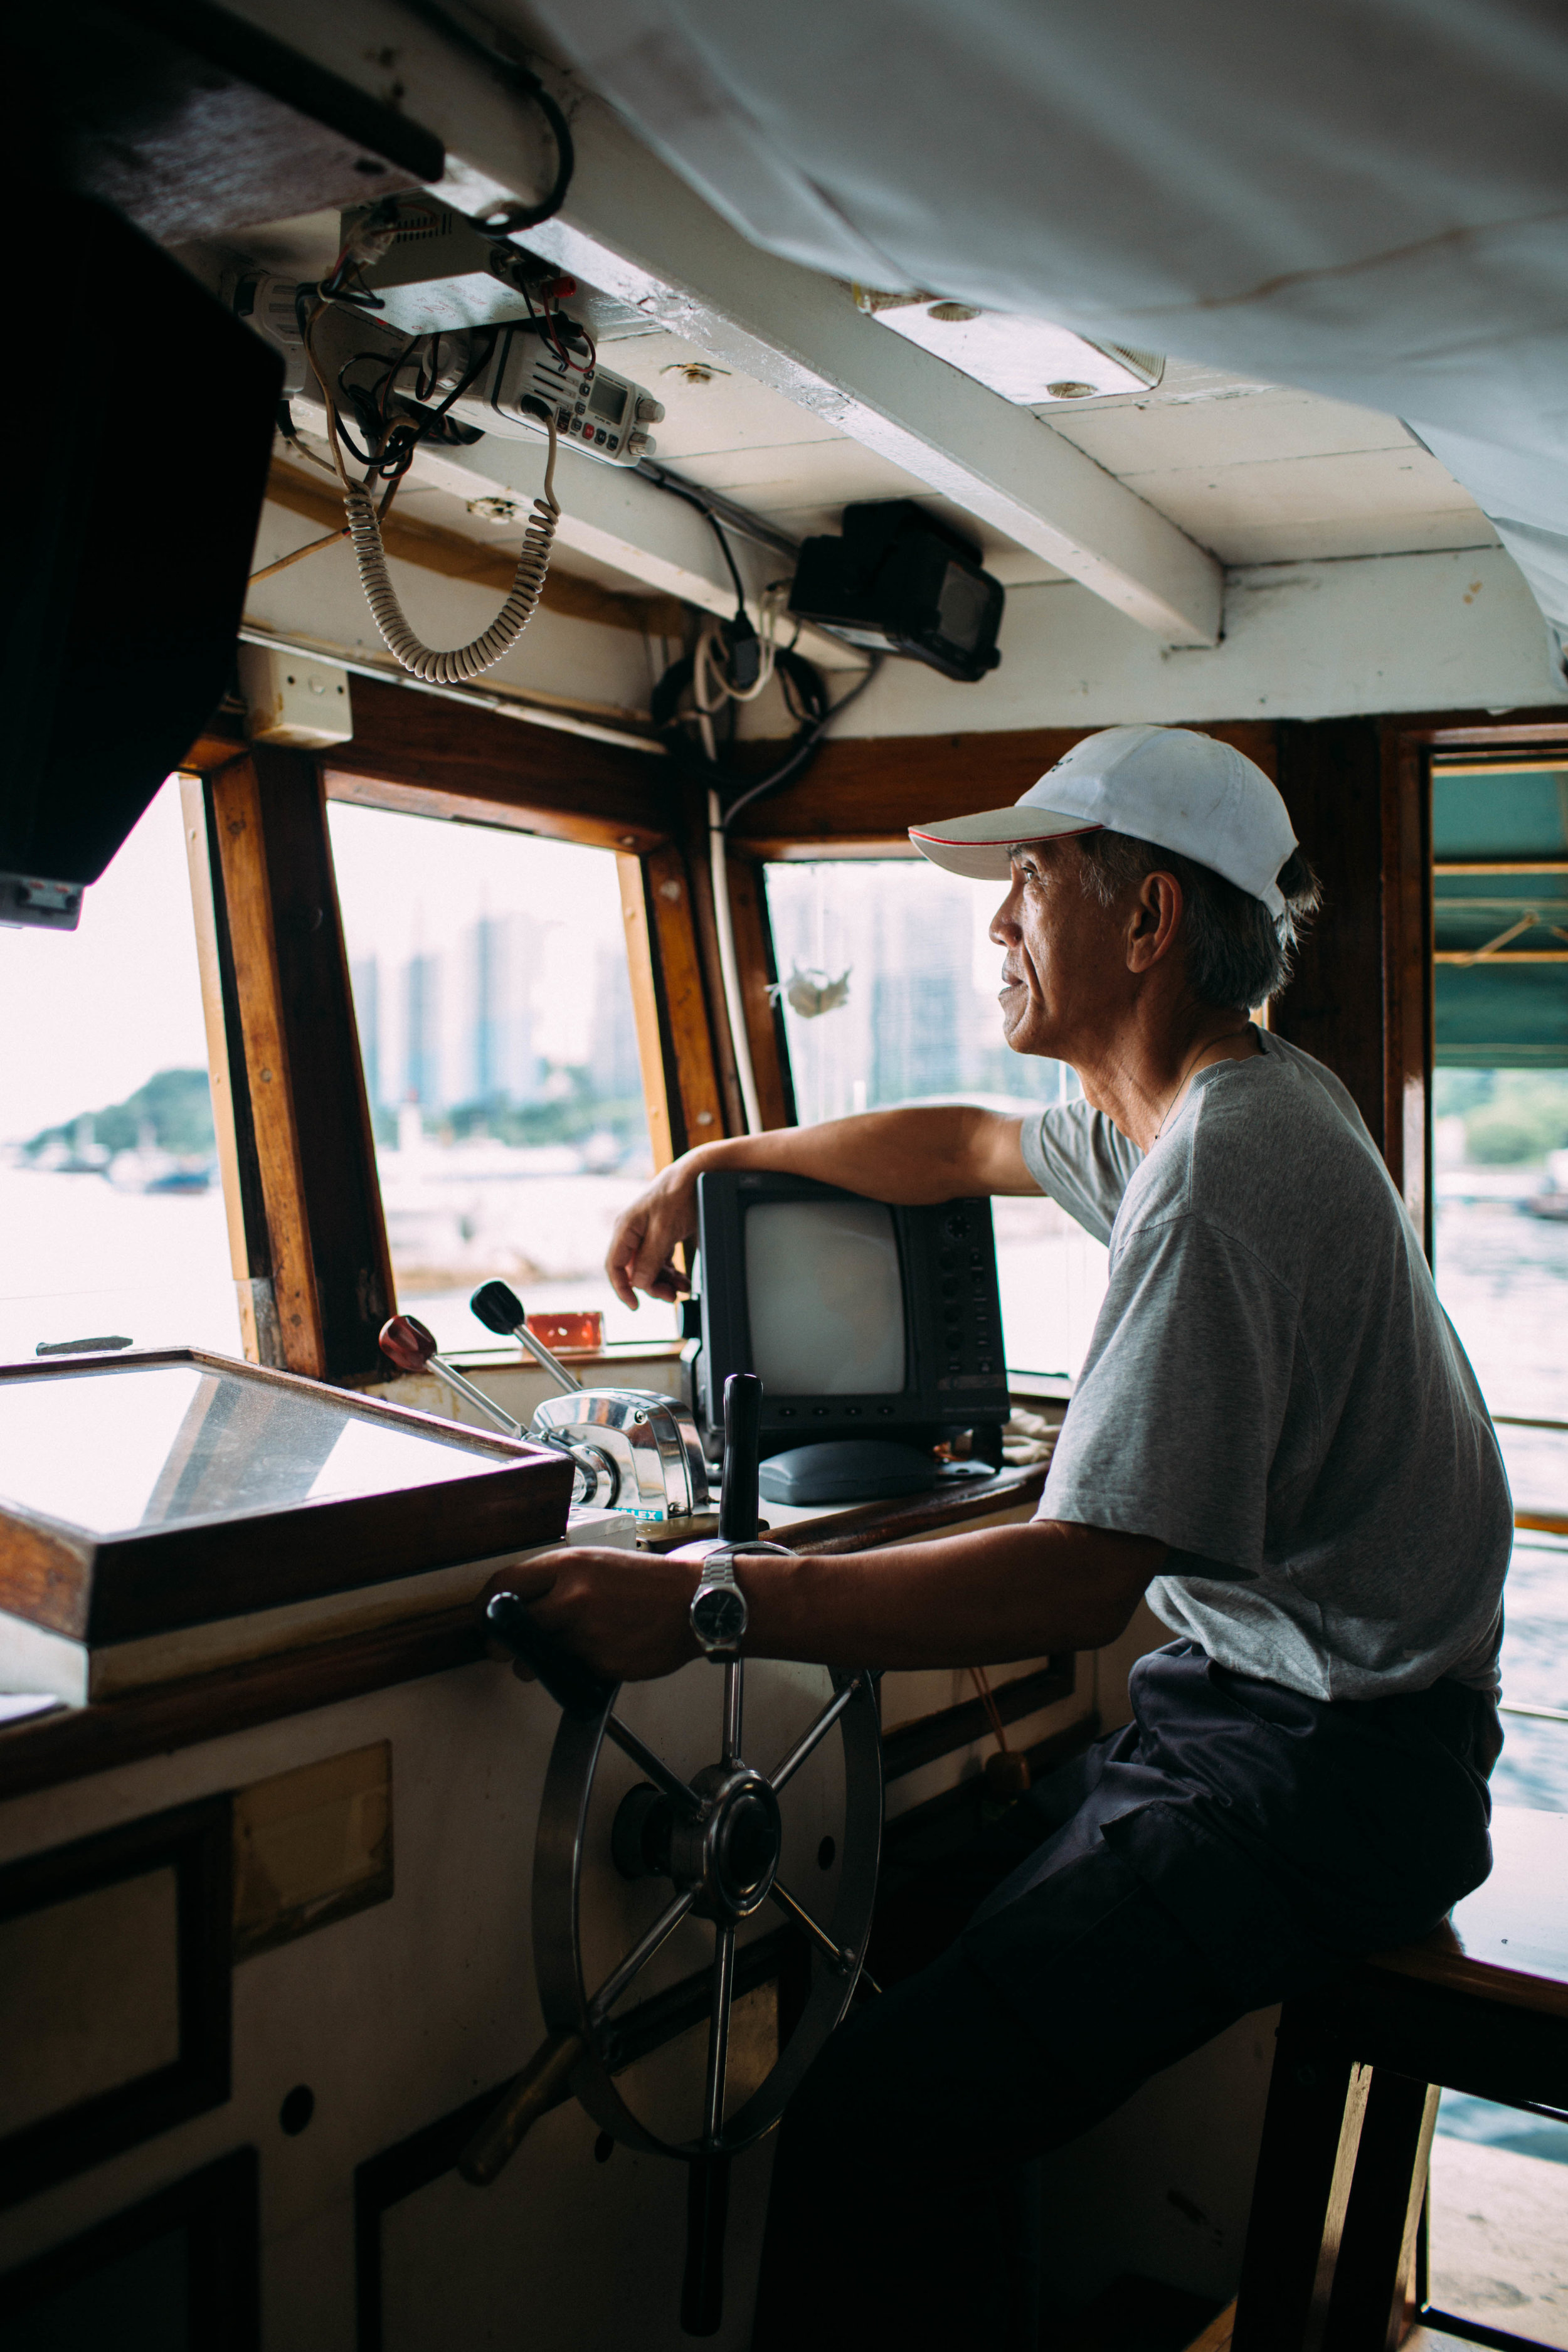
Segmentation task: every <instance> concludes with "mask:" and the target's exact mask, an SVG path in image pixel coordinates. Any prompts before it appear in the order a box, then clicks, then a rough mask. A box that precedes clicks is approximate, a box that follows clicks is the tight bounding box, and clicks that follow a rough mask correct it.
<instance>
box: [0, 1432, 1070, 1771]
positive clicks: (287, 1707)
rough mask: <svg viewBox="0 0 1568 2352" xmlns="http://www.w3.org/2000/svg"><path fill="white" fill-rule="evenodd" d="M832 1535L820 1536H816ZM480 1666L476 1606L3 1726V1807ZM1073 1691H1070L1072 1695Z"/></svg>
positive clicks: (951, 1522) (1002, 1501) (1014, 1491)
mask: <svg viewBox="0 0 1568 2352" xmlns="http://www.w3.org/2000/svg"><path fill="white" fill-rule="evenodd" d="M1044 1481H1045V1472H1044V1470H1043V1468H1040V1467H1038V1466H1033V1467H1030V1468H1028V1469H1026V1470H1004V1471H1001V1472H1000V1473H998V1475H996V1476H995V1477H994V1478H987V1479H984V1480H976V1481H975V1482H974V1484H973V1486H969V1487H967V1488H961V1489H959V1490H957V1491H950V1492H948V1493H946V1494H937V1495H921V1496H914V1497H912V1498H911V1499H910V1501H909V1502H907V1503H901V1504H900V1503H891V1504H887V1503H884V1504H871V1505H868V1506H863V1507H860V1508H859V1509H858V1510H852V1511H846V1512H842V1513H839V1514H837V1515H833V1514H828V1515H825V1516H824V1517H822V1518H819V1519H814V1520H810V1521H808V1522H806V1523H805V1526H804V1527H802V1528H798V1529H795V1528H792V1529H791V1530H789V1533H790V1534H791V1536H792V1537H793V1538H795V1540H800V1539H801V1538H803V1537H804V1538H807V1541H806V1544H805V1548H807V1549H811V1550H812V1551H826V1552H832V1551H858V1550H863V1549H867V1548H868V1546H870V1545H872V1544H876V1543H889V1542H893V1541H895V1540H897V1539H898V1538H900V1537H906V1536H914V1535H924V1534H929V1533H931V1532H933V1531H934V1530H935V1529H937V1528H944V1527H953V1526H957V1525H959V1524H961V1523H962V1522H963V1520H965V1519H971V1518H979V1517H991V1516H992V1515H993V1514H994V1513H995V1512H997V1511H1001V1510H1005V1509H1008V1508H1012V1507H1019V1506H1023V1505H1026V1504H1028V1503H1031V1502H1032V1501H1033V1500H1034V1499H1035V1498H1036V1497H1037V1496H1038V1494H1039V1491H1040V1488H1041V1486H1042V1485H1043V1484H1044ZM827 1528H836V1529H837V1530H839V1532H837V1533H836V1534H833V1535H826V1534H824V1533H822V1532H820V1531H821V1530H825V1529H827ZM484 1656H485V1648H484V1643H483V1642H482V1640H481V1638H480V1634H479V1628H478V1626H477V1624H476V1622H475V1616H474V1609H473V1604H472V1603H471V1602H470V1601H461V1602H459V1603H458V1604H456V1605H455V1606H453V1607H450V1608H445V1609H440V1610H436V1611H431V1612H427V1613H426V1614H425V1615H423V1616H421V1617H419V1618H417V1619H413V1620H405V1621H403V1622H398V1623H394V1624H390V1625H387V1624H382V1625H378V1626H376V1627H374V1628H371V1629H369V1630H367V1631H365V1632H363V1633H349V1634H343V1635H340V1636H339V1637H337V1638H336V1639H334V1640H331V1641H327V1642H319V1643H314V1644H312V1645H310V1646H309V1647H304V1648H299V1649H291V1650H288V1651H285V1652H281V1653H276V1654H273V1655H271V1656H268V1657H262V1658H256V1659H249V1660H247V1661H245V1662H244V1663H242V1664H237V1665H230V1666H223V1667H220V1668H218V1669H217V1670H216V1671H215V1672H213V1673H211V1674H205V1675H192V1676H190V1677H189V1678H188V1679H186V1680H184V1681H181V1682H177V1683H163V1684H160V1685H154V1686H153V1687H152V1688H149V1689H145V1690H141V1691H137V1692H135V1693H134V1694H132V1696H127V1697H125V1698H122V1699H111V1700H109V1701H106V1702H105V1703H103V1704H102V1705H99V1706H83V1707H74V1708H70V1709H65V1708H61V1709H59V1710H58V1711H57V1712H55V1713H54V1714H51V1715H46V1716H41V1717H29V1718H27V1719H26V1720H24V1721H23V1722H20V1723H17V1724H14V1725H12V1726H11V1727H9V1728H0V1801H4V1800H5V1798H7V1797H16V1796H23V1795H26V1794H27V1793H29V1792H30V1791H32V1790H37V1789H44V1788H49V1787H52V1786H54V1785H55V1784H56V1783H57V1782H59V1781H64V1780H81V1779H84V1778H85V1777H87V1776H88V1775H89V1774H91V1773H94V1772H107V1771H110V1770H113V1769H115V1768H116V1767H118V1766H120V1765H121V1764H134V1763H139V1762H140V1761H141V1760H142V1759H143V1758H144V1757H148V1756H157V1755H163V1754H167V1753H168V1752H169V1751H170V1750H171V1749H174V1748H190V1747H195V1746H196V1745H198V1744H199V1743H200V1742H201V1741H203V1740H207V1739H218V1738H224V1737H225V1736H226V1734H228V1733H229V1732H231V1731H249V1730H252V1729H254V1728H255V1727H256V1726H257V1725H258V1724H262V1723H272V1722H276V1721H278V1720H279V1719H280V1718H282V1717H287V1716H291V1715H304V1714H308V1713H310V1711H311V1710H312V1709H314V1708H317V1707H322V1706H335V1705H336V1704H337V1703H338V1702H339V1701H340V1700H341V1699H346V1698H357V1697H359V1696H361V1695H362V1694H363V1692H366V1691H373V1690H384V1689H387V1688H388V1687H390V1686H391V1685H393V1684H395V1683H404V1682H416V1681H418V1680H420V1679H421V1678H422V1677H423V1676H425V1675H439V1674H446V1673H448V1672H449V1671H451V1670H452V1669H453V1668H454V1667H458V1666H468V1665H477V1664H479V1662H480V1661H481V1660H482V1659H483V1658H484ZM1069 1686H1070V1685H1069Z"/></svg>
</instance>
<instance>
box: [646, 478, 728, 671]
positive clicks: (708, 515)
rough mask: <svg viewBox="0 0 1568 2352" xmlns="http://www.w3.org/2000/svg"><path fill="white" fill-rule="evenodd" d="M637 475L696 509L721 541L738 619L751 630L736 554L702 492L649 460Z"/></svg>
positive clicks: (715, 536)
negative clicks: (731, 582) (675, 478)
mask: <svg viewBox="0 0 1568 2352" xmlns="http://www.w3.org/2000/svg"><path fill="white" fill-rule="evenodd" d="M637 471H638V473H639V474H641V476H642V478H643V479H644V481H645V482H651V483H652V484H653V486H654V488H655V489H656V490H668V493H669V495H670V497H671V498H672V499H684V500H685V501H686V504H687V505H688V506H689V507H695V508H696V509H697V511H698V513H699V514H700V516H701V517H702V519H703V520H704V521H705V522H707V523H709V524H710V526H711V528H712V531H713V536H714V538H715V539H716V540H717V541H718V542H719V546H720V550H721V552H722V554H723V558H724V561H725V562H726V564H727V565H728V566H729V571H730V577H731V580H732V581H733V582H734V583H735V618H736V619H737V620H738V621H745V622H746V626H747V628H748V629H750V627H751V623H750V621H749V620H748V619H747V616H746V591H745V589H744V587H743V586H742V582H741V574H740V571H739V568H738V567H737V565H736V562H735V557H734V551H733V550H732V549H731V545H730V541H729V538H728V536H727V534H726V532H725V530H724V526H723V524H722V523H721V521H720V520H719V518H718V516H717V515H716V514H715V513H714V511H713V509H712V508H711V507H710V505H709V504H708V501H707V499H704V498H703V496H702V495H701V493H700V491H698V490H689V489H688V488H687V487H686V484H685V483H684V482H677V481H674V480H672V479H671V478H670V476H669V475H668V474H667V473H666V472H665V471H664V470H663V468H662V467H659V466H652V465H649V463H648V462H647V459H646V458H645V459H644V460H643V463H642V464H641V465H640V466H639V467H637Z"/></svg>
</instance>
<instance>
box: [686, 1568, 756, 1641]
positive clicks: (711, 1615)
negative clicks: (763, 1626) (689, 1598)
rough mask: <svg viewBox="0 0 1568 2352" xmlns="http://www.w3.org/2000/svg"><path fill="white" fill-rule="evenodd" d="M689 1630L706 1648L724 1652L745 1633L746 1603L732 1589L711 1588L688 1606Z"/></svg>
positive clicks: (721, 1585) (730, 1587) (701, 1593)
mask: <svg viewBox="0 0 1568 2352" xmlns="http://www.w3.org/2000/svg"><path fill="white" fill-rule="evenodd" d="M691 1630H692V1632H693V1633H695V1634H696V1636H697V1638H698V1640H699V1641H700V1642H701V1643H704V1644H706V1645H707V1646H708V1647H709V1648H711V1649H722V1648H727V1647H728V1646H729V1645H730V1644H731V1643H734V1642H738V1641H739V1640H740V1639H741V1636H742V1633H744V1632H745V1630H746V1603H745V1601H744V1599H743V1597H742V1595H741V1594H740V1593H739V1592H737V1591H735V1590H734V1588H733V1586H731V1585H723V1584H716V1585H710V1586H709V1587H708V1589H707V1590H706V1591H702V1592H700V1593H699V1594H698V1595H697V1598H696V1600H695V1601H693V1602H692V1604H691Z"/></svg>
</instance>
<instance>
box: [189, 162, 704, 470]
mask: <svg viewBox="0 0 1568 2352" xmlns="http://www.w3.org/2000/svg"><path fill="white" fill-rule="evenodd" d="M356 244H357V246H358V247H359V250H360V251H361V252H362V253H363V255H364V256H365V258H363V259H362V260H360V261H358V262H357V263H355V264H353V299H352V300H351V299H338V300H334V301H331V302H329V303H327V305H326V306H325V308H324V309H323V310H321V312H320V315H319V317H318V320H317V323H316V326H315V328H314V330H313V331H312V342H313V344H314V345H315V347H316V357H317V359H318V360H319V361H320V362H321V365H322V366H323V368H325V369H327V370H329V371H331V373H334V374H335V375H336V376H337V378H338V382H339V384H340V386H341V388H342V394H343V395H344V396H345V397H346V399H347V400H348V401H349V402H350V403H351V404H352V402H353V395H354V392H355V389H356V386H357V387H358V388H359V389H361V390H362V391H368V390H369V389H370V388H371V387H372V386H374V387H375V388H376V390H377V391H378V393H381V396H382V397H383V398H384V391H382V387H381V383H380V380H381V379H382V378H384V376H385V375H386V373H387V372H388V370H389V369H390V371H391V376H392V383H393V388H394V389H395V391H396V393H397V394H399V395H400V396H402V397H405V398H408V399H417V400H418V401H419V402H420V404H422V405H423V406H424V407H425V408H426V409H429V408H432V407H436V406H440V407H441V408H442V411H443V415H444V416H447V417H450V418H451V419H452V420H453V421H454V422H455V423H456V424H457V425H459V426H462V427H466V428H467V431H466V432H464V433H463V434H462V435H461V436H460V437H462V438H464V439H467V438H469V437H470V436H472V435H473V434H474V433H494V434H497V435H499V436H500V437H501V438H502V439H503V440H525V439H531V438H533V437H534V436H542V434H543V432H544V431H545V416H546V414H547V413H550V412H552V413H553V415H554V418H555V425H556V430H557V432H558V433H559V434H560V436H561V437H562V441H563V445H564V446H566V447H567V448H571V449H580V450H582V451H584V454H585V455H586V456H588V457H596V458H597V459H598V460H599V461H600V463H601V464H603V465H610V466H635V465H637V462H638V461H639V459H641V458H643V457H651V456H652V455H653V452H654V448H655V443H654V440H653V436H652V434H651V432H650V430H649V428H650V426H652V425H657V424H658V423H659V422H660V421H661V420H662V418H663V415H664V407H663V404H662V403H661V402H660V401H658V400H657V399H655V397H654V395H653V394H651V393H649V392H647V391H645V390H644V388H643V386H642V385H640V384H637V383H632V382H631V381H630V379H629V378H627V377H626V376H623V375H617V374H616V372H615V371H614V369H612V368H607V367H605V366H603V365H602V364H601V362H600V360H599V356H598V350H597V347H596V345H595V341H594V339H593V337H592V335H591V334H590V333H589V332H588V331H587V329H586V328H585V327H584V326H583V325H581V324H580V323H579V322H578V321H577V320H574V319H573V318H571V317H569V316H568V315H567V313H566V312H565V311H564V310H562V309H561V308H560V305H561V304H562V302H563V301H565V300H567V299H570V298H571V297H572V296H573V295H574V294H575V293H576V292H577V286H576V281H575V280H574V278H563V276H562V275H561V273H560V271H559V270H557V269H556V268H553V266H552V264H550V263H549V262H544V261H541V260H539V259H538V258H537V257H536V256H534V255H532V254H530V253H525V252H524V251H523V250H522V248H521V247H519V246H515V245H512V244H510V243H509V242H508V240H507V239H506V238H505V237H504V236H500V235H499V234H498V233H496V232H495V231H493V230H489V229H486V228H485V227H483V226H481V225H480V224H479V222H478V221H471V220H468V219H467V218H466V217H465V216H464V215H463V214H461V213H458V212H454V211H453V210H452V209H451V207H450V206H449V205H442V204H440V203H439V202H438V201H437V199H436V198H435V197H432V196H426V195H417V194H416V195H407V196H391V197H387V198H385V199H384V200H383V202H382V203H381V204H380V205H373V206H368V207H365V208H363V209H362V210H359V211H356V212H352V213H345V214H344V215H343V219H342V245H343V250H344V252H345V253H350V252H351V251H352V250H353V248H354V247H355V246H356ZM320 290H321V289H319V288H317V287H316V286H313V285H310V284H309V283H307V284H304V285H300V284H297V283H296V282H295V281H294V280H293V279H292V278H278V277H273V276H269V275H267V274H265V273H255V272H247V274H245V275H244V276H242V277H240V278H237V279H236V280H234V281H233V282H232V285H231V289H230V299H231V301H232V304H233V308H234V310H235V311H236V314H237V316H238V317H240V318H242V319H244V320H247V322H248V324H249V325H250V326H251V327H252V328H254V330H255V331H256V332H257V333H258V334H259V335H260V336H262V337H263V339H264V340H265V341H268V342H269V343H271V344H272V345H273V346H274V347H275V348H276V349H277V350H279V351H280V352H282V354H283V358H284V363H285V370H286V373H285V377H284V383H283V398H284V400H285V401H289V400H290V399H299V398H301V397H302V398H303V399H305V400H306V401H307V402H308V401H310V399H311V397H312V394H313V392H314V390H315V387H314V386H313V384H312V381H311V379H312V374H313V371H312V369H311V366H310V355H309V354H308V353H307V352H306V348H305V334H304V323H305V320H307V319H308V318H309V316H310V311H311V310H313V309H314V308H315V306H316V304H317V301H318V299H319V295H320ZM415 342H418V343H421V344H422V345H423V346H424V348H423V349H422V350H420V351H417V352H416V350H415V349H414V348H413V347H412V346H413V344H414V343H415Z"/></svg>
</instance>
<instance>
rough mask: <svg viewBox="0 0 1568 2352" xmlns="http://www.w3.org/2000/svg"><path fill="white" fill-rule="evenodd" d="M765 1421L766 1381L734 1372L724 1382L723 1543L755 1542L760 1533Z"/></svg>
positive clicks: (720, 1509)
mask: <svg viewBox="0 0 1568 2352" xmlns="http://www.w3.org/2000/svg"><path fill="white" fill-rule="evenodd" d="M762 1425H763V1384H762V1382H761V1381H760V1380H759V1379H758V1378H757V1376H756V1374H755V1372H731V1375H730V1377H729V1379H728V1380H727V1381H725V1383H724V1483H723V1486H722V1487H721V1490H720V1496H719V1540H720V1542H721V1543H727V1544H742V1543H754V1542H755V1540H756V1534H757V1446H758V1443H759V1441H760V1438H761V1435H762Z"/></svg>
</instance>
